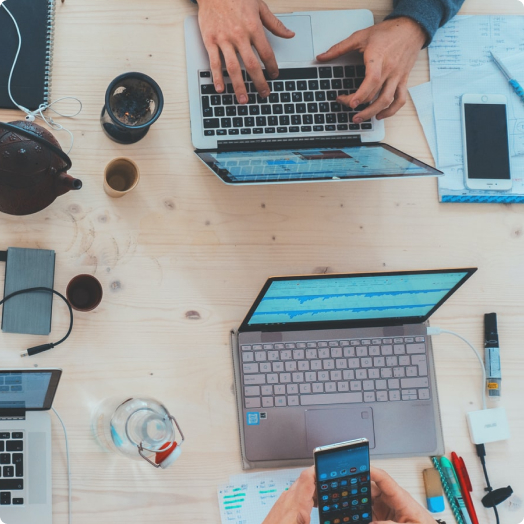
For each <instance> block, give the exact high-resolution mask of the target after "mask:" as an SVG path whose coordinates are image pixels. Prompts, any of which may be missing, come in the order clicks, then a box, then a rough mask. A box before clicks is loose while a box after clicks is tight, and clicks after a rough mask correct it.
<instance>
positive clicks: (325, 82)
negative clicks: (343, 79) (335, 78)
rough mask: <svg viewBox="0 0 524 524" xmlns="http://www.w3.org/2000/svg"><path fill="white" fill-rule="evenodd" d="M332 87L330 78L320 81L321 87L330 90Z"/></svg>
mask: <svg viewBox="0 0 524 524" xmlns="http://www.w3.org/2000/svg"><path fill="white" fill-rule="evenodd" d="M330 88H331V82H330V81H329V80H321V81H320V89H324V90H326V91H327V90H328V89H330Z"/></svg>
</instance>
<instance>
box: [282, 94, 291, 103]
mask: <svg viewBox="0 0 524 524" xmlns="http://www.w3.org/2000/svg"><path fill="white" fill-rule="evenodd" d="M280 102H282V103H287V102H291V95H290V94H289V93H282V94H281V95H280Z"/></svg>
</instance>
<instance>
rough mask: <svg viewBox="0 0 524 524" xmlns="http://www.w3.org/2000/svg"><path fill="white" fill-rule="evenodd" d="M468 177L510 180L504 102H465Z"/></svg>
mask: <svg viewBox="0 0 524 524" xmlns="http://www.w3.org/2000/svg"><path fill="white" fill-rule="evenodd" d="M464 123H465V127H466V151H467V168H468V178H471V179H479V180H509V179H510V176H511V175H510V161H509V147H508V121H507V117H506V106H505V104H472V103H466V104H464Z"/></svg>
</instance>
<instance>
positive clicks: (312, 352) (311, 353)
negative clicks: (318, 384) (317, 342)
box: [306, 348, 318, 359]
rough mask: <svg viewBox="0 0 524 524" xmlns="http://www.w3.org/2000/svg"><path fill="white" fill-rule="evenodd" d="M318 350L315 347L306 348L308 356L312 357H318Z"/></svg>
mask: <svg viewBox="0 0 524 524" xmlns="http://www.w3.org/2000/svg"><path fill="white" fill-rule="evenodd" d="M317 357H318V355H317V350H316V349H314V348H310V349H306V358H309V359H312V358H317Z"/></svg>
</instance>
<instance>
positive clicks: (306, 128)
mask: <svg viewBox="0 0 524 524" xmlns="http://www.w3.org/2000/svg"><path fill="white" fill-rule="evenodd" d="M300 131H302V133H309V132H311V126H302V127H301V128H300Z"/></svg>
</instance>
